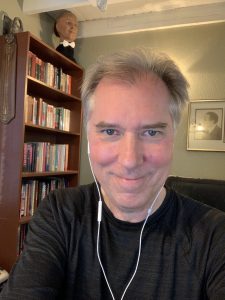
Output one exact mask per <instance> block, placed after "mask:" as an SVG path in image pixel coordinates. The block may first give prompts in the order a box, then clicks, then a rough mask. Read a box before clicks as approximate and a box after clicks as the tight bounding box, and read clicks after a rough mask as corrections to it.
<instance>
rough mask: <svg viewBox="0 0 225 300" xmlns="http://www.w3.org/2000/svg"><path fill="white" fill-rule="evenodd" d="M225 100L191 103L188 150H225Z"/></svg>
mask: <svg viewBox="0 0 225 300" xmlns="http://www.w3.org/2000/svg"><path fill="white" fill-rule="evenodd" d="M224 132H225V100H201V101H200V100H196V101H191V102H190V103H189V109H188V134H187V150H199V151H225V136H224Z"/></svg>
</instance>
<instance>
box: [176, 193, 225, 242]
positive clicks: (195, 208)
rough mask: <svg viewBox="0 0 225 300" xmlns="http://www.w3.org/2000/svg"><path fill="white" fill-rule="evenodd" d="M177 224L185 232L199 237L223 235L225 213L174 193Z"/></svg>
mask: <svg viewBox="0 0 225 300" xmlns="http://www.w3.org/2000/svg"><path fill="white" fill-rule="evenodd" d="M173 198H174V200H175V205H176V212H177V222H178V224H180V225H181V227H182V228H183V230H185V231H186V232H188V231H189V233H191V234H192V235H193V234H197V235H198V234H199V237H201V236H205V235H208V236H209V235H210V234H211V235H214V234H215V232H216V233H217V234H219V235H220V234H223V235H224V231H225V212H223V211H221V210H219V209H216V208H213V207H211V206H209V205H207V204H204V203H203V202H200V201H197V200H194V199H192V198H189V197H186V196H184V195H181V194H179V193H177V192H174V191H173Z"/></svg>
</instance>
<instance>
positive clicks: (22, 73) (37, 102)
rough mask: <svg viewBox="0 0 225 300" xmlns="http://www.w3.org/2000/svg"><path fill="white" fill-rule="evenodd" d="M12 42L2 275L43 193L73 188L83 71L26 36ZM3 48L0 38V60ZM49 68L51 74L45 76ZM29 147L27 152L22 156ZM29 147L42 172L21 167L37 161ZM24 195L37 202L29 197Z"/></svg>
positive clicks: (0, 171)
mask: <svg viewBox="0 0 225 300" xmlns="http://www.w3.org/2000/svg"><path fill="white" fill-rule="evenodd" d="M16 39H17V66H16V72H17V73H16V78H17V79H16V99H15V102H16V116H15V118H14V119H13V120H12V121H11V122H10V123H9V124H7V125H5V124H2V123H0V157H1V160H0V183H1V184H0V240H1V243H2V244H3V245H4V247H0V264H1V266H2V267H3V268H4V269H6V270H8V271H10V269H11V267H12V265H13V264H14V263H15V261H16V258H17V257H18V255H19V253H20V251H21V250H22V248H23V240H24V237H25V234H26V232H27V224H28V223H29V221H30V219H31V217H32V215H33V213H34V211H35V209H36V208H37V206H38V203H39V202H40V201H41V200H42V199H43V195H44V192H48V191H49V190H51V189H54V188H60V187H62V186H64V185H68V186H76V185H77V184H78V183H79V174H80V169H79V162H80V144H81V99H80V86H81V81H82V77H83V69H82V68H81V67H80V66H79V65H77V64H76V63H74V62H72V61H71V60H69V59H68V58H66V57H65V56H63V55H62V54H60V53H59V52H57V51H56V50H55V49H53V48H52V47H50V46H49V45H47V44H45V43H44V42H42V41H41V40H40V39H38V38H36V37H35V36H34V35H32V34H31V33H30V32H21V33H18V34H16ZM3 46H4V37H2V36H0V57H2V55H1V52H2V51H3ZM31 58H32V59H31ZM50 67H51V68H52V69H53V70H54V72H55V73H54V74H52V73H48V70H49V69H48V68H50ZM31 70H32V74H30V73H29V72H30V71H31ZM46 70H47V71H46ZM39 71H40V72H41V73H38V72H39ZM42 72H44V73H42ZM45 72H46V73H45ZM49 74H51V75H49ZM31 75H32V76H31ZM39 75H40V76H39ZM48 76H53V78H54V80H55V81H54V82H56V83H57V84H56V85H55V84H53V85H52V81H51V80H52V77H50V78H48ZM54 76H57V77H54ZM40 79H41V80H40ZM46 82H47V83H46ZM49 82H50V84H49ZM45 109H47V111H46V110H45ZM28 144H29V146H27V145H28ZM30 145H31V146H32V145H33V146H34V150H32V151H33V152H32V153H31V152H29V151H28V152H26V151H25V150H27V148H28V147H30ZM35 147H37V148H38V147H40V149H42V150H43V149H44V150H43V152H41V159H42V160H41V167H42V166H44V164H45V163H46V166H47V167H46V169H45V168H43V170H44V171H39V168H34V169H31V168H27V166H28V165H27V164H28V163H30V162H32V164H34V165H35V166H36V164H37V161H38V159H40V152H38V153H39V154H36V152H35V151H36V148H35ZM30 149H32V148H30ZM46 149H47V150H46ZM52 149H53V150H52ZM55 149H56V150H55ZM39 151H40V150H39ZM48 151H49V152H48ZM51 151H53V152H51ZM54 151H55V152H54ZM54 155H55V158H54V159H55V160H54V159H53V165H52V166H53V168H51V167H50V166H51V164H50V163H52V157H53V156H54ZM59 155H61V156H59ZM61 157H62V159H61ZM62 160H63V164H62ZM42 161H43V162H42ZM55 161H56V162H55ZM38 163H39V164H40V162H39V161H38ZM42 163H43V165H42ZM38 166H39V165H38ZM40 169H41V170H42V168H40ZM28 170H29V171H28ZM30 170H35V172H30ZM37 170H38V171H37ZM50 170H51V171H50ZM52 170H54V171H52ZM55 170H56V171H55ZM29 190H30V191H32V193H33V194H35V195H38V198H29V197H30V196H29V195H30V192H29V193H28V194H26V193H27V191H29ZM32 193H31V194H32ZM33 194H32V195H33ZM25 198H26V201H25V202H24V199H25ZM27 199H28V200H27ZM25 204H26V205H25ZM24 205H25V206H24ZM18 232H19V234H18Z"/></svg>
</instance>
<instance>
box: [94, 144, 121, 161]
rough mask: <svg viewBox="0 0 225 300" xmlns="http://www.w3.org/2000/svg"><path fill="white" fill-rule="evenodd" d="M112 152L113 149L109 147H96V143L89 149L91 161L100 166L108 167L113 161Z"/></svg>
mask: <svg viewBox="0 0 225 300" xmlns="http://www.w3.org/2000/svg"><path fill="white" fill-rule="evenodd" d="M114 152H115V149H114V151H113V149H111V150H110V149H109V147H104V146H103V145H98V143H93V144H92V147H91V154H90V156H91V160H92V162H93V164H98V165H101V166H105V165H108V164H110V163H112V162H113V161H114V157H115V155H114Z"/></svg>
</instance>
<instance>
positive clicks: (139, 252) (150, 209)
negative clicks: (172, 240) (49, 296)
mask: <svg viewBox="0 0 225 300" xmlns="http://www.w3.org/2000/svg"><path fill="white" fill-rule="evenodd" d="M96 185H97V189H98V194H99V201H98V219H97V220H98V233H97V257H98V261H99V264H100V267H101V269H102V273H103V275H104V278H105V281H106V283H107V286H108V289H109V291H110V293H111V296H112V299H113V300H115V297H114V295H113V292H112V289H111V286H110V284H109V281H108V278H107V276H106V273H105V270H104V267H103V264H102V261H101V258H100V254H99V244H100V239H99V237H100V229H101V219H102V200H101V193H100V190H99V187H98V184H97V183H96ZM162 188H163V186H162V187H161V188H160V190H159V191H158V193H157V195H156V197H155V199H154V201H153V202H152V204H151V207H150V208H149V209H148V213H147V217H146V218H145V221H144V223H143V226H142V228H141V232H140V237H139V249H138V257H137V262H136V266H135V270H134V273H133V275H132V276H131V278H130V280H129V282H128V284H127V285H126V287H125V289H124V291H123V294H122V297H121V298H120V300H123V298H124V296H125V294H126V292H127V289H128V288H129V286H130V284H131V282H132V281H133V279H134V277H135V275H136V272H137V269H138V265H139V261H140V255H141V246H142V234H143V231H144V228H145V225H146V223H147V220H148V218H149V216H150V215H151V213H152V208H153V206H154V204H155V202H156V200H157V199H158V196H159V194H160V192H161V190H162Z"/></svg>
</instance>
